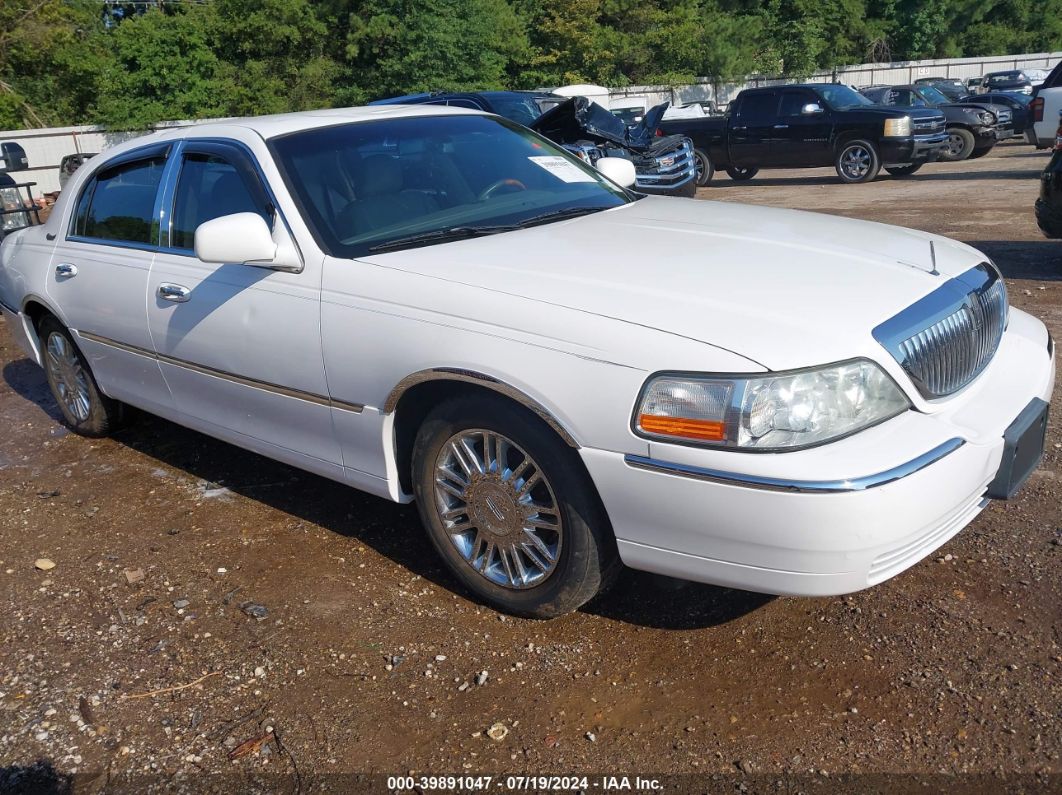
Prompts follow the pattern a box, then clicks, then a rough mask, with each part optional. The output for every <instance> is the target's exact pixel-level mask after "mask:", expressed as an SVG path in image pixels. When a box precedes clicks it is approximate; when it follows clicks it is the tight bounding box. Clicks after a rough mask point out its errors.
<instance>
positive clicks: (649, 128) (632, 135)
mask: <svg viewBox="0 0 1062 795" xmlns="http://www.w3.org/2000/svg"><path fill="white" fill-rule="evenodd" d="M668 104H669V103H667V102H665V103H663V104H661V105H657V106H655V107H653V108H650V109H649V110H648V111H646V113H645V115H644V116H643V117H642V120H641V121H640V122H638V123H637V124H634V125H631V126H629V127H628V126H627V125H626V124H624V122H623V120H622V119H620V118H619V116H616V115H615V114H614V113H612V112H611V111H609V110H608V109H606V108H604V107H602V106H601V105H598V104H597V103H596V102H592V101H590V100H589V99H587V98H586V97H572V98H571V99H569V100H566V101H565V102H562V103H561V104H559V105H557V106H555V107H553V108H550V109H549V110H547V111H546V112H545V113H543V114H542V115H541V116H539V117H538V118H537V119H535V121H534V123H533V124H532V125H531V129H532V130H535V131H536V132H539V133H541V134H542V135H544V136H546V137H547V138H549V139H550V140H551V141H556V142H557V143H563V144H566V143H574V142H576V141H578V140H580V139H582V138H592V139H595V140H597V141H598V142H599V143H613V144H617V145H619V146H622V147H626V148H628V149H633V150H634V151H637V152H641V151H645V150H647V149H650V148H651V147H652V146H653V144H654V143H655V141H654V140H653V137H654V135H655V134H656V128H657V126H658V125H659V124H660V119H661V118H662V117H663V115H664V111H666V110H667V109H668Z"/></svg>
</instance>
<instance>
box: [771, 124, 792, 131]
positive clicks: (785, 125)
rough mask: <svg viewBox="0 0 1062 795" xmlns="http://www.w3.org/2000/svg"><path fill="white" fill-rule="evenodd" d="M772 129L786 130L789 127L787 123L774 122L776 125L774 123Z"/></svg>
mask: <svg viewBox="0 0 1062 795" xmlns="http://www.w3.org/2000/svg"><path fill="white" fill-rule="evenodd" d="M774 129H776V130H788V129H789V125H788V124H776V125H774Z"/></svg>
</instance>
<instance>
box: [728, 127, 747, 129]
mask: <svg viewBox="0 0 1062 795" xmlns="http://www.w3.org/2000/svg"><path fill="white" fill-rule="evenodd" d="M730 129H731V130H747V129H748V127H731V128H730Z"/></svg>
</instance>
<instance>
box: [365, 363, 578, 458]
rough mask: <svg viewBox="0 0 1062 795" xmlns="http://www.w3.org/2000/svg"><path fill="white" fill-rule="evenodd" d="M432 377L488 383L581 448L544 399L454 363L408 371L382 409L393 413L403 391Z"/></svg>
mask: <svg viewBox="0 0 1062 795" xmlns="http://www.w3.org/2000/svg"><path fill="white" fill-rule="evenodd" d="M428 381H463V382H465V383H468V384H477V385H479V386H482V387H486V388H487V389H490V390H492V391H494V392H497V393H498V394H500V395H505V396H506V397H509V398H512V399H513V400H515V401H516V402H517V403H520V404H521V405H523V406H524V407H525V408H528V409H530V410H531V411H533V412H534V413H535V415H536V416H538V417H539V418H540V419H541V420H542V421H543V422H545V423H546V424H547V425H549V427H551V428H552V429H553V430H555V431H556V432H557V435H558V436H560V437H561V439H563V440H564V442H565V444H567V445H568V446H570V447H574V448H575V449H576V450H578V449H579V443H578V442H577V441H575V437H573V436H572V435H571V434H570V433H569V432H568V431H567V430H566V429H565V428H564V426H563V425H561V424H560V423H559V422H557V420H556V419H554V417H553V415H552V414H550V413H549V412H548V411H547V410H546V408H545V406H543V405H542V404H541V403H539V402H538V401H536V400H534V399H533V398H530V397H528V396H527V395H525V394H524V393H523V392H521V391H520V390H519V389H516V388H515V387H512V386H509V384H506V383H505V382H504V381H499V380H498V379H497V378H494V377H493V376H489V375H484V374H483V373H477V372H475V371H473V370H461V369H458V368H451V367H436V368H432V369H430V370H421V371H419V372H416V373H413V374H411V375H407V376H406V377H405V378H403V379H402V380H401V381H399V382H398V383H397V384H396V385H395V387H394V389H392V390H391V392H390V394H388V396H387V400H386V401H384V405H383V409H382V411H383V413H384V414H390V413H392V412H393V411H394V410H395V409H396V408H397V407H398V402H399V400H401V399H402V395H404V394H405V393H406V392H407V391H408V390H409V389H411V388H412V387H415V386H417V385H418V384H424V383H427V382H428Z"/></svg>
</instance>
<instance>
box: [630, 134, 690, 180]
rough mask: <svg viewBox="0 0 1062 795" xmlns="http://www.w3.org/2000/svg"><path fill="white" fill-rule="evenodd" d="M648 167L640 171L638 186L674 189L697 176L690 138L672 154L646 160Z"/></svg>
mask: <svg viewBox="0 0 1062 795" xmlns="http://www.w3.org/2000/svg"><path fill="white" fill-rule="evenodd" d="M645 161H646V167H645V168H644V169H638V181H637V183H636V184H637V185H639V186H641V185H645V186H648V187H651V188H662V187H673V186H677V185H681V184H683V183H684V182H686V181H687V180H689V179H692V178H693V177H695V176H696V174H697V164H696V162H695V161H694V159H693V145H692V144H691V143H690V139H689V138H684V139H683V140H682V144H681V145H679V146H677V147H676V148H675V149H673V150H672V151H670V152H667V153H665V154H662V155H657V156H656V157H647V158H645Z"/></svg>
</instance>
